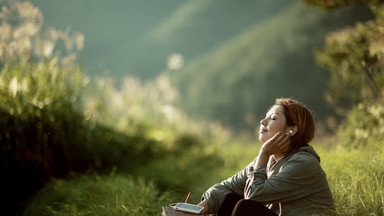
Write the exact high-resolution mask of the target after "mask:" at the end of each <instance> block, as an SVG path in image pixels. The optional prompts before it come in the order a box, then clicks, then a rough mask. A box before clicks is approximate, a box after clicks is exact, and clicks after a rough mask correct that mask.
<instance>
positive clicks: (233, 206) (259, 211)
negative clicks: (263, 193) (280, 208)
mask: <svg viewBox="0 0 384 216" xmlns="http://www.w3.org/2000/svg"><path fill="white" fill-rule="evenodd" d="M217 215H218V216H247V215H252V216H257V215H262V216H277V215H276V214H275V213H274V212H273V211H271V210H269V209H268V208H267V207H265V206H264V205H262V204H260V203H258V202H256V201H252V200H245V199H244V197H242V196H239V195H237V194H235V193H231V194H228V195H227V196H226V197H225V199H224V202H223V203H222V204H221V206H220V208H219V211H218V213H217Z"/></svg>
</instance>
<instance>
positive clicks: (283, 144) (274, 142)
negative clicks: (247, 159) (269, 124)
mask: <svg viewBox="0 0 384 216" xmlns="http://www.w3.org/2000/svg"><path fill="white" fill-rule="evenodd" d="M290 144H291V139H290V135H289V134H285V133H283V132H277V133H276V134H275V135H274V136H273V137H272V138H270V139H269V140H268V141H267V142H265V143H264V144H263V146H261V148H260V152H259V155H260V154H266V155H268V156H270V155H273V154H277V155H278V154H285V153H287V151H288V150H289V148H290Z"/></svg>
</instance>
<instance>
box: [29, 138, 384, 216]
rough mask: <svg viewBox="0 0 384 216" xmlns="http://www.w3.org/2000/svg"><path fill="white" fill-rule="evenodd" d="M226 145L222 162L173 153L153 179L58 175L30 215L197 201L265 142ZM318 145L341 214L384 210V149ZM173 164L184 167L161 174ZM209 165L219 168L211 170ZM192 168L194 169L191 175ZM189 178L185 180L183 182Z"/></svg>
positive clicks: (132, 210)
mask: <svg viewBox="0 0 384 216" xmlns="http://www.w3.org/2000/svg"><path fill="white" fill-rule="evenodd" d="M222 147H223V148H219V149H218V150H217V151H216V154H217V156H218V157H220V158H221V159H222V160H221V165H220V166H218V165H217V164H218V161H216V162H215V161H210V160H209V159H207V158H206V160H204V161H200V163H199V160H197V161H194V160H191V157H180V158H178V160H176V158H173V159H169V160H168V161H163V162H159V163H157V165H155V164H153V165H151V169H154V170H156V169H159V172H153V173H155V174H156V173H157V174H156V175H155V174H154V175H152V176H151V178H152V179H151V180H147V181H146V180H144V179H143V178H140V177H138V178H132V177H130V176H128V175H124V174H112V175H108V176H97V175H83V176H78V177H75V178H69V179H61V180H54V181H52V182H51V183H49V184H48V185H47V186H46V187H45V188H44V189H43V190H41V191H40V192H39V193H38V194H37V195H36V197H35V198H34V199H33V201H32V202H31V203H30V205H29V206H28V208H27V211H26V213H25V214H26V215H159V214H160V213H161V206H163V205H167V204H169V203H172V202H179V201H183V200H184V199H185V196H186V194H187V193H188V192H189V191H191V192H192V197H191V202H192V203H197V202H199V200H200V196H201V193H203V192H204V191H205V190H206V189H207V188H208V187H209V186H211V185H213V184H214V183H217V182H219V181H221V180H223V179H225V178H227V177H229V176H230V175H232V174H234V173H235V172H237V171H238V170H239V169H242V168H243V167H244V166H245V165H247V164H248V163H249V162H250V161H251V160H252V159H253V158H254V156H255V155H256V154H257V151H258V147H259V145H258V144H244V143H232V144H226V145H225V146H222ZM314 147H315V149H316V150H317V151H318V153H319V155H320V157H321V158H322V162H321V164H322V166H323V168H324V170H325V171H326V173H327V177H328V180H329V184H330V187H331V190H332V193H333V196H334V199H335V205H336V208H337V213H338V215H343V216H347V215H384V207H383V206H384V187H383V186H384V169H383V166H382V165H383V164H384V163H383V162H384V151H382V150H381V151H380V150H376V151H373V150H370V151H364V150H347V149H345V148H343V147H340V146H338V147H327V148H325V147H322V146H321V145H318V144H315V145H314ZM193 154H197V152H194V153H193ZM199 159H201V158H199ZM172 163H178V164H179V166H180V167H178V168H171V169H174V170H173V171H172V170H170V172H169V173H168V175H161V173H163V171H164V172H165V171H166V169H167V168H166V167H167V166H170V165H171V164H172ZM209 166H215V169H208V168H209ZM190 170H193V172H192V173H191V174H188V172H189V171H190ZM163 174H164V173H163ZM166 181H169V182H168V183H169V184H168V185H167V188H166V189H165V190H160V189H158V188H159V187H158V186H159V185H161V184H158V183H159V182H163V183H162V184H164V182H166ZM183 181H184V182H185V184H184V185H182V184H181V183H180V182H183ZM172 185H174V186H175V187H173V188H172ZM162 187H164V185H163V186H162ZM163 189H164V188H163Z"/></svg>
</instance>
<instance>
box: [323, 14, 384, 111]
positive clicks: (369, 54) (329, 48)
mask: <svg viewBox="0 0 384 216" xmlns="http://www.w3.org/2000/svg"><path fill="white" fill-rule="evenodd" d="M380 10H381V9H378V10H377V16H378V17H377V19H376V21H371V22H367V23H358V24H357V25H356V26H355V27H354V28H346V29H343V30H340V31H337V32H334V33H332V34H330V35H329V36H328V37H327V40H326V45H325V47H324V49H323V50H322V51H319V52H318V53H317V59H318V61H319V62H320V63H321V64H322V65H323V66H325V67H326V68H327V69H329V70H330V71H331V77H330V80H329V90H328V92H327V100H328V101H329V102H330V103H331V104H332V105H333V107H335V108H338V109H341V108H344V109H345V108H346V107H349V106H350V105H351V104H352V105H353V104H357V103H359V102H361V101H364V100H368V101H370V100H376V99H377V98H378V97H381V96H382V89H383V87H384V73H383V69H382V64H383V57H384V55H383V51H382V50H383V49H382V48H383V44H384V43H383V41H384V40H383V35H382V33H381V32H380V28H381V27H380V26H381V25H382V22H383V19H382V17H381V16H380V15H379V14H380Z"/></svg>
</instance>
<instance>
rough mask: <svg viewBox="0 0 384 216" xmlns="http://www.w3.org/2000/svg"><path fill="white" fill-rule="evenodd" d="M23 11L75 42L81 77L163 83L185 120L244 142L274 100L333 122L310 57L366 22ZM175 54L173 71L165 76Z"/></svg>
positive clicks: (66, 8)
mask: <svg viewBox="0 0 384 216" xmlns="http://www.w3.org/2000/svg"><path fill="white" fill-rule="evenodd" d="M32 2H34V3H35V4H36V5H37V6H38V7H39V8H40V9H41V10H42V12H43V13H44V14H45V23H46V24H47V26H54V27H57V28H59V29H62V30H65V29H67V30H78V31H81V32H82V33H83V34H84V36H85V38H86V39H85V43H84V51H83V52H82V54H81V56H80V59H81V60H82V62H83V63H84V66H85V70H86V71H87V74H90V75H92V76H94V75H98V74H105V73H107V74H108V75H110V76H111V77H112V78H115V79H116V80H121V78H122V77H125V76H127V75H131V76H136V77H139V78H140V79H142V80H145V81H147V80H153V79H155V77H156V76H158V75H159V74H160V73H165V74H166V75H167V76H170V79H171V80H172V85H173V86H175V87H176V88H177V90H178V91H180V97H179V100H178V105H179V106H180V107H181V108H183V110H184V111H185V112H187V113H188V114H189V115H191V116H193V117H196V118H200V119H207V120H213V121H218V122H220V123H222V124H225V125H226V126H229V127H230V128H233V129H236V130H246V131H248V132H251V133H252V132H253V130H254V127H255V126H256V125H257V123H258V119H260V117H261V115H263V114H264V113H263V112H264V110H265V106H267V105H268V104H270V103H271V102H272V101H273V99H274V98H276V97H281V96H287V97H296V98H298V99H300V100H303V101H305V102H306V103H307V104H308V105H309V106H311V107H314V111H315V113H316V115H317V118H318V120H320V119H325V118H326V117H327V116H328V115H332V114H333V112H332V111H331V110H330V109H328V107H327V105H326V103H325V100H324V97H323V93H322V92H323V91H324V89H325V88H326V83H327V78H328V74H327V72H326V71H325V70H323V69H321V68H320V67H319V66H318V65H317V64H316V63H315V60H314V58H313V51H314V50H315V49H316V48H318V47H320V46H321V45H322V44H323V41H324V40H323V39H324V37H325V35H326V34H327V33H328V32H330V31H332V30H335V29H337V28H338V27H340V26H345V25H353V24H354V22H355V21H357V20H367V19H369V18H371V17H372V16H371V12H369V10H368V9H367V8H366V7H364V6H355V7H349V8H345V9H344V10H341V11H336V12H332V13H328V12H325V11H320V10H315V9H313V8H310V7H309V6H307V5H304V4H302V3H301V1H298V0H289V1H283V2H281V1H278V0H273V1H265V2H264V1H252V0H242V1H236V2H234V1H231V0H210V1H206V0H196V1H177V0H167V1H161V2H158V1H155V2H153V1H138V0H132V1H123V2H117V3H114V4H111V3H109V2H106V1H99V0H98V1H94V0H92V1H89V0H88V1H65V2H52V1H49V0H39V1H32ZM174 53H176V54H179V55H181V57H182V58H183V62H182V64H181V66H182V68H181V69H179V70H173V71H169V69H168V68H167V59H168V58H169V56H170V55H172V54H174ZM105 71H107V72H105ZM119 83H120V82H119V81H117V82H116V84H117V85H119Z"/></svg>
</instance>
